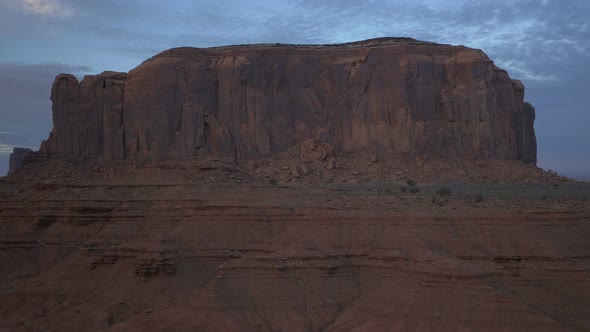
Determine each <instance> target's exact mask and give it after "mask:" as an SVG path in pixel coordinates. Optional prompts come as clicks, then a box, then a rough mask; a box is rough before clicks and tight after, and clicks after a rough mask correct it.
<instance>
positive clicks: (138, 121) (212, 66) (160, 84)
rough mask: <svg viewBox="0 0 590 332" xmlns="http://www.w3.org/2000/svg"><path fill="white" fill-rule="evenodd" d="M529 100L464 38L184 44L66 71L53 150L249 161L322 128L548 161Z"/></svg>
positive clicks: (357, 143)
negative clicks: (91, 69) (135, 60)
mask: <svg viewBox="0 0 590 332" xmlns="http://www.w3.org/2000/svg"><path fill="white" fill-rule="evenodd" d="M523 98H524V86H523V85H522V83H521V82H520V81H515V80H512V79H510V77H509V76H508V73H507V72H506V71H504V70H502V69H500V68H498V67H496V66H495V65H494V64H493V62H492V61H491V60H490V59H489V58H488V57H487V56H486V55H485V54H484V53H483V52H482V51H481V50H476V49H471V48H467V47H464V46H451V45H440V44H434V43H427V42H420V41H416V40H413V39H408V38H381V39H373V40H367V41H362V42H356V43H348V44H340V45H315V46H314V45H275V44H272V45H271V44H268V45H246V46H227V47H216V48H205V49H199V48H176V49H171V50H168V51H165V52H162V53H161V54H158V55H156V56H154V57H153V58H151V59H149V60H147V61H145V62H144V63H142V64H141V65H140V66H138V67H137V68H135V69H133V70H132V71H130V72H129V74H125V73H114V72H105V73H102V74H100V75H97V76H87V77H85V78H84V80H83V81H82V82H81V83H78V82H77V80H76V78H75V77H73V76H71V75H60V76H58V77H57V78H56V80H55V83H54V85H53V89H52V101H53V111H54V129H53V132H52V134H51V136H50V137H49V139H48V140H47V141H46V142H45V143H44V144H43V148H42V151H43V152H46V153H47V154H49V155H52V156H56V155H64V156H68V157H71V158H97V157H100V158H103V159H134V158H141V159H158V158H179V159H184V158H193V157H195V158H216V159H220V160H228V161H238V162H241V161H243V160H249V159H252V158H260V157H262V156H269V155H274V154H276V153H278V152H283V151H286V150H287V149H289V148H290V147H293V146H298V145H301V144H302V143H305V142H306V140H309V139H311V138H314V137H315V138H318V135H319V136H321V138H320V139H319V140H320V141H321V142H324V143H327V144H329V146H331V147H333V148H334V149H335V150H336V151H337V152H339V153H354V152H359V151H367V150H370V151H375V152H379V153H384V154H391V155H399V156H424V157H425V158H438V157H445V158H446V157H450V158H467V157H474V158H478V159H505V160H521V161H525V162H527V163H535V162H536V140H535V134H534V129H533V122H534V117H535V112H534V108H533V107H532V106H531V105H530V104H528V103H525V102H523ZM320 157H324V158H327V157H329V155H327V156H323V155H320Z"/></svg>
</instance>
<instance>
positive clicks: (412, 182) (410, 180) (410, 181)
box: [406, 179, 416, 187]
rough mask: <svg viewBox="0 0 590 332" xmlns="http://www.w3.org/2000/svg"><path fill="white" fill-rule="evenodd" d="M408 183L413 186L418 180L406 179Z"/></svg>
mask: <svg viewBox="0 0 590 332" xmlns="http://www.w3.org/2000/svg"><path fill="white" fill-rule="evenodd" d="M406 183H407V184H408V186H410V187H413V186H415V185H416V180H414V179H408V181H406Z"/></svg>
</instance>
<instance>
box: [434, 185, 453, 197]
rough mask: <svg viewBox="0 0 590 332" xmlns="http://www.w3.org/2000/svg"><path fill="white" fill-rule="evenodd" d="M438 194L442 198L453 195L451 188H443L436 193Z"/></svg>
mask: <svg viewBox="0 0 590 332" xmlns="http://www.w3.org/2000/svg"><path fill="white" fill-rule="evenodd" d="M436 193H437V194H439V195H440V196H450V195H451V188H447V187H442V188H440V189H438V190H437V191H436Z"/></svg>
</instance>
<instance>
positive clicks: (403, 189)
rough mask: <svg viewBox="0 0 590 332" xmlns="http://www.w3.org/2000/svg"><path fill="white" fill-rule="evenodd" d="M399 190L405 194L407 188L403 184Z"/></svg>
mask: <svg viewBox="0 0 590 332" xmlns="http://www.w3.org/2000/svg"><path fill="white" fill-rule="evenodd" d="M399 190H400V191H401V192H402V194H405V193H406V191H407V190H408V188H406V187H405V186H402V187H401V188H399Z"/></svg>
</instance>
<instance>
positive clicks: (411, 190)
mask: <svg viewBox="0 0 590 332" xmlns="http://www.w3.org/2000/svg"><path fill="white" fill-rule="evenodd" d="M410 192H411V193H412V194H415V193H418V192H420V188H418V187H410Z"/></svg>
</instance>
